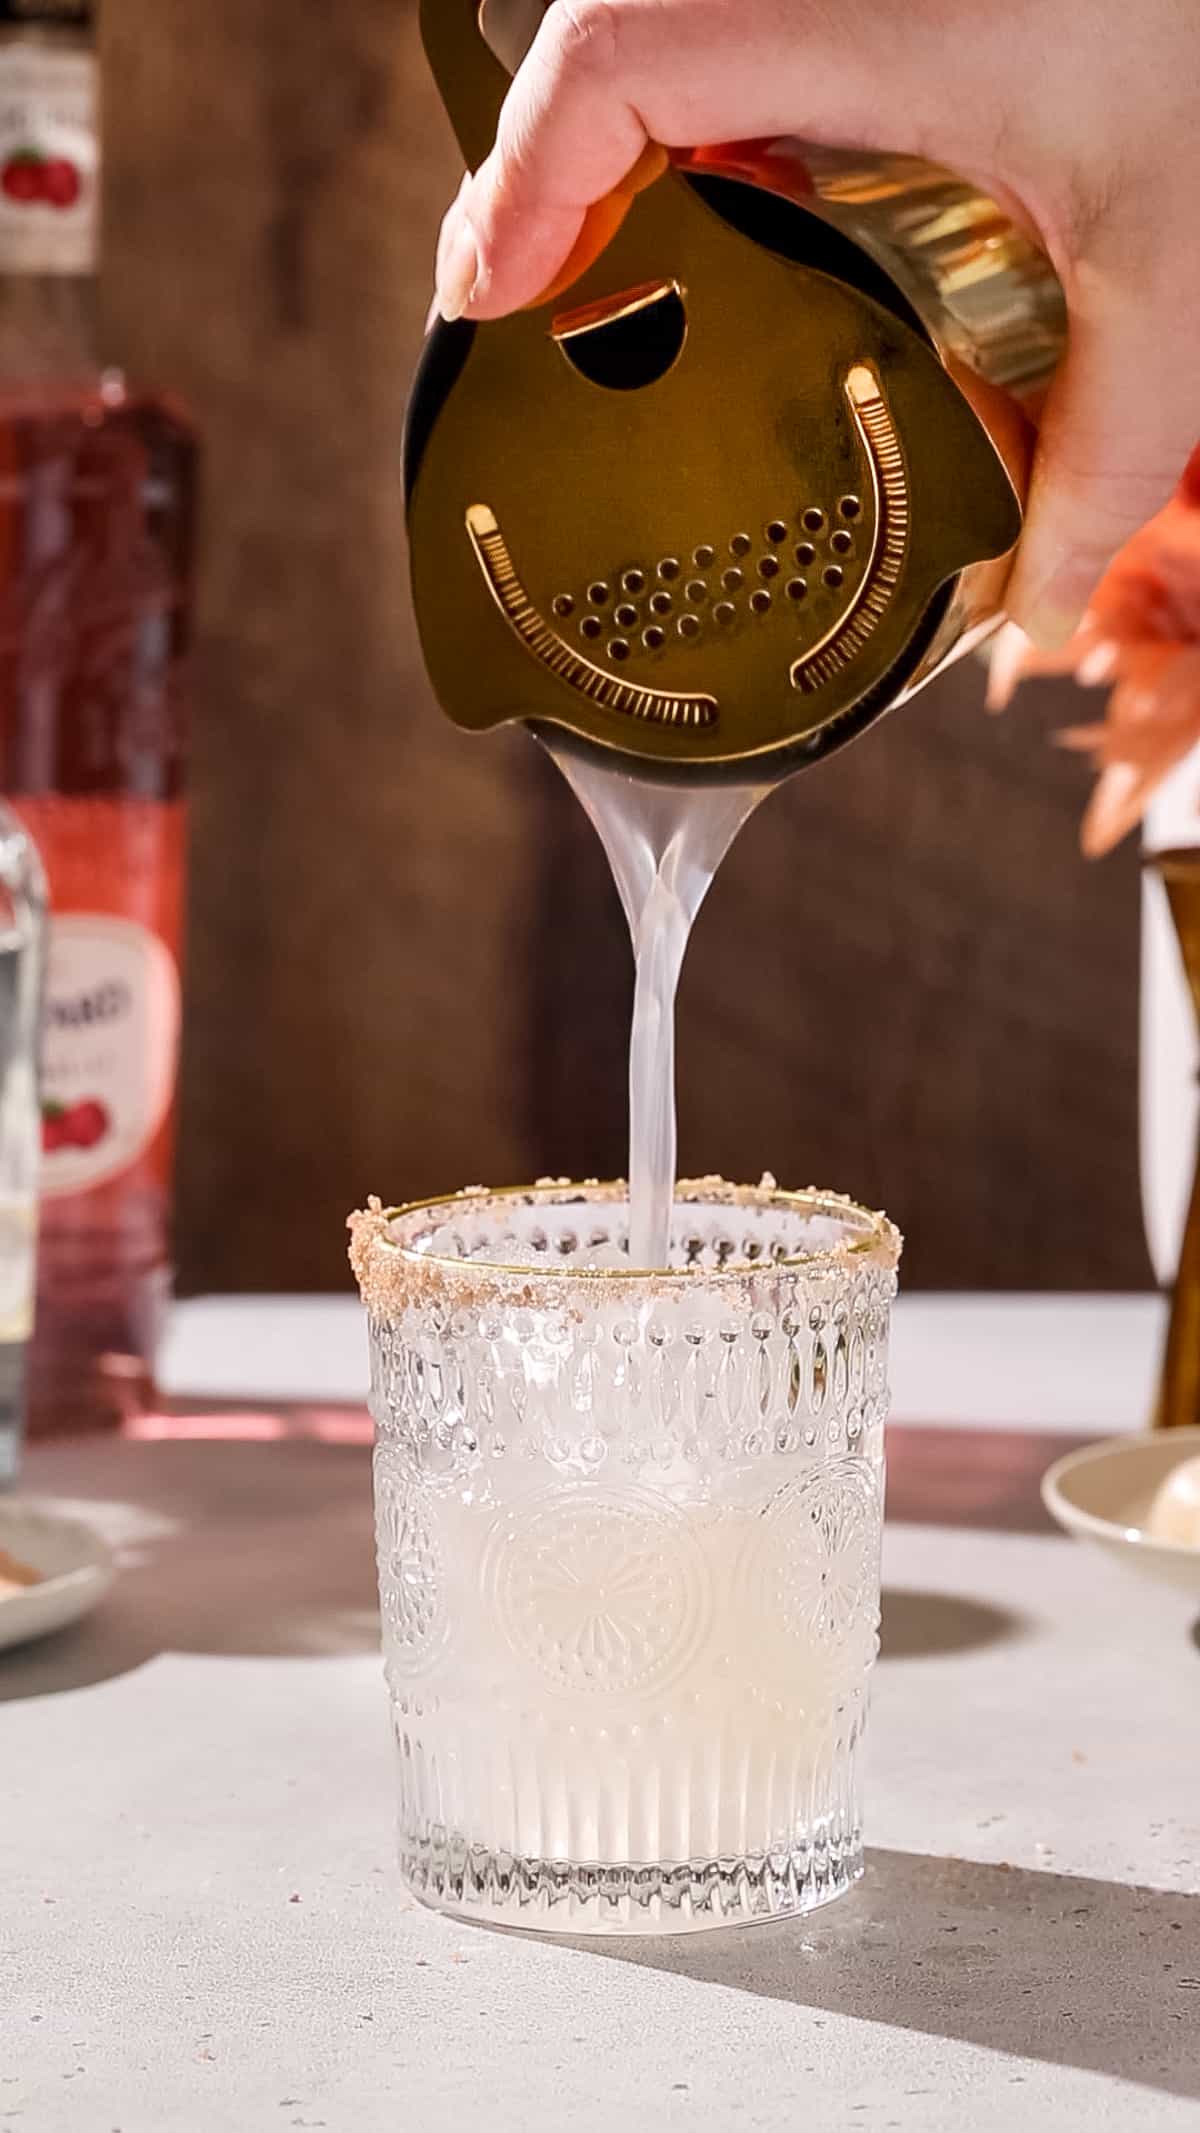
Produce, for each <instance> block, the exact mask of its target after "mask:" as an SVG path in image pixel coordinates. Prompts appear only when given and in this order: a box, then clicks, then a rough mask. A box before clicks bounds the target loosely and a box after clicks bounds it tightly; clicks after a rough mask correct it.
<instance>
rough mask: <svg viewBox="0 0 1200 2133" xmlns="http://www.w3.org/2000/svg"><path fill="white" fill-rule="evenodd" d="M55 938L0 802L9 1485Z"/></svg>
mask: <svg viewBox="0 0 1200 2133" xmlns="http://www.w3.org/2000/svg"><path fill="white" fill-rule="evenodd" d="M45 946H46V877H45V874H44V872H43V870H42V863H41V860H40V859H39V857H38V854H37V851H36V849H35V846H34V843H33V840H32V838H31V837H30V836H29V834H28V832H27V831H26V830H25V829H24V828H23V826H22V824H21V823H20V822H19V821H18V819H17V817H16V816H15V815H14V814H13V813H12V811H11V809H10V808H8V807H6V806H5V805H4V803H3V802H2V801H0V1488H3V1487H4V1486H5V1485H6V1484H7V1483H8V1482H11V1481H12V1480H14V1479H15V1477H16V1472H17V1465H18V1461H19V1459H20V1451H21V1436H22V1424H23V1421H24V1410H25V1375H26V1363H27V1358H28V1351H29V1338H30V1334H31V1332H32V1330H33V1293H34V1260H35V1250H36V1240H37V1196H38V1168H39V1163H40V1158H41V1146H42V1126H41V1111H40V1107H39V1103H38V1035H39V1030H40V1026H41V1012H42V979H43V973H44V968H45Z"/></svg>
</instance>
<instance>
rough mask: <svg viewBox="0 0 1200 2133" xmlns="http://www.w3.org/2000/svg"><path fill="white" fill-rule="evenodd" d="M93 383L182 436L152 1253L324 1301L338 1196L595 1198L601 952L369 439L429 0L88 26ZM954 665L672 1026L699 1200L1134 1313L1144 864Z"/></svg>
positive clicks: (394, 406) (916, 1274) (515, 747)
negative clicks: (444, 710) (549, 1192)
mask: <svg viewBox="0 0 1200 2133" xmlns="http://www.w3.org/2000/svg"><path fill="white" fill-rule="evenodd" d="M104 14H105V26H104V43H105V57H106V83H107V97H108V136H109V143H110V146H109V162H108V181H107V182H108V224H107V239H106V258H107V266H106V275H105V306H106V320H107V344H108V352H109V354H110V355H111V356H112V357H113V358H115V359H118V360H120V361H122V362H124V363H125V364H126V365H127V366H128V367H129V368H130V369H131V370H132V371H134V372H135V373H137V374H140V375H143V376H148V377H150V378H152V379H154V380H155V381H157V382H160V383H166V384H170V385H174V386H176V387H177V388H178V389H179V390H181V391H182V392H183V393H184V394H185V395H186V396H187V397H188V398H189V399H190V401H191V403H192V405H193V407H194V409H195V411H196V413H197V415H198V416H199V419H200V421H201V424H202V426H203V429H204V432H205V437H206V442H207V478H206V539H205V544H204V565H203V572H202V581H201V586H200V631H199V647H198V656H197V673H196V718H195V743H194V763H195V775H194V793H195V807H194V842H193V891H192V922H191V947H190V971H189V1007H188V1022H187V1033H186V1064H185V1076H184V1100H183V1129H184V1130H183V1142H182V1154H181V1164H180V1190H179V1224H178V1232H179V1236H178V1242H179V1258H180V1265H181V1278H182V1282H183V1285H184V1286H185V1287H189V1288H198V1287H220V1288H240V1287H245V1288H251V1289H253V1288H286V1287H296V1288H319V1287H325V1286H334V1285H340V1284H341V1283H342V1282H343V1281H344V1279H345V1274H344V1260H343V1237H342V1220H343V1216H344V1214H345V1211H346V1208H347V1207H348V1206H349V1205H350V1204H351V1203H353V1202H355V1201H358V1200H360V1199H361V1198H362V1197H363V1196H364V1195H365V1194H366V1193H367V1192H369V1191H371V1190H378V1191H380V1192H382V1193H384V1194H386V1195H389V1196H401V1195H404V1196H407V1195H410V1194H411V1195H420V1194H425V1193H431V1192H435V1191H438V1190H440V1189H442V1188H443V1187H446V1186H451V1185H456V1184H459V1183H465V1182H467V1181H469V1180H473V1179H479V1178H483V1177H486V1178H489V1179H500V1180H504V1179H513V1178H517V1177H521V1176H525V1175H532V1174H536V1173H538V1172H541V1171H545V1170H553V1171H559V1170H569V1171H572V1172H575V1173H577V1174H578V1173H584V1172H586V1173H591V1172H596V1171H600V1172H606V1173H611V1172H612V1171H613V1170H615V1169H619V1168H622V1167H623V1152H622V1139H623V1131H624V1073H625V1055H624V1045H625V1035H626V1016H627V1012H628V1002H629V971H628V951H627V945H626V942H625V940H624V938H623V935H622V930H621V922H620V918H619V913H618V910H617V906H616V901H615V898H614V896H613V893H612V890H611V886H610V884H609V883H608V881H607V878H606V874H605V870H604V866H603V862H602V859H601V857H600V854H599V850H598V848H597V847H595V845H594V840H593V838H592V835H591V832H590V830H589V829H588V827H587V825H586V823H585V822H584V820H583V818H582V816H581V815H579V814H578V812H577V811H576V810H575V808H574V803H573V802H572V801H570V799H569V797H568V795H567V794H566V792H565V790H564V789H563V788H562V787H561V785H560V784H559V782H558V780H557V777H556V774H555V773H554V772H553V771H552V770H551V769H550V768H549V766H548V765H546V764H545V763H544V762H543V761H542V760H541V758H540V757H539V755H538V752H537V750H536V749H535V748H534V747H533V746H532V745H531V744H530V743H529V742H527V741H526V740H525V739H524V737H523V736H520V735H508V736H505V737H504V738H502V739H500V740H494V741H488V742H480V743H476V744H472V743H470V742H469V741H467V740H465V739H463V738H461V737H460V736H458V735H457V734H455V733H454V732H453V731H452V730H451V729H450V728H449V727H448V726H446V725H445V724H444V723H443V722H442V720H441V719H440V717H439V716H438V714H437V713H436V711H435V710H434V709H433V707H432V705H431V702H430V699H429V696H428V691H427V689H426V686H425V683H424V681H423V678H422V674H421V669H420V661H419V656H418V653H417V649H416V646H415V641H414V636H413V631H412V626H411V621H410V618H409V614H408V608H407V601H406V595H405V590H404V553H403V524H402V513H401V500H400V493H399V484H398V478H397V477H398V453H399V435H400V425H401V417H402V407H403V398H404V392H405V386H406V381H407V378H408V375H409V372H410V370H411V367H412V364H413V361H414V358H415V355H416V352H417V349H418V347H419V344H420V335H421V328H422V322H423V319H424V315H425V311H426V309H427V306H428V303H429V298H430V271H431V265H430V263H431V256H432V245H433V240H434V235H435V232H436V226H437V219H438V214H439V211H440V209H441V206H442V204H443V202H444V200H445V199H446V197H447V196H448V195H449V193H450V191H451V190H452V188H453V185H454V184H455V183H456V182H457V176H458V172H457V168H456V162H455V155H454V151H453V147H452V144H451V142H450V139H449V134H448V129H447V128H446V126H445V123H444V121H443V119H442V116H441V113H440V110H439V108H438V106H437V104H436V102H435V99H434V97H433V95H432V92H431V90H430V88H429V85H428V83H427V80H426V77H425V73H424V68H423V64H422V61H421V58H420V53H419V48H418V41H417V36H416V28H415V6H414V5H413V0H340V4H339V6H338V7H337V8H332V7H324V6H322V7H296V6H294V5H293V4H291V0H208V4H207V5H206V6H205V7H204V8H202V9H201V8H197V7H195V5H194V0H106V6H105V10H104ZM980 693H981V692H980V681H979V675H978V673H977V672H976V671H964V670H960V671H959V673H958V674H956V675H955V676H953V677H951V678H950V679H949V680H948V681H947V682H946V683H944V684H942V685H941V686H940V687H939V688H938V689H936V690H934V691H931V692H929V693H928V694H927V695H926V696H925V697H924V698H923V699H922V700H921V701H920V702H919V703H918V704H917V705H916V706H914V707H912V708H910V709H909V710H907V711H906V712H904V713H902V714H901V715H900V716H898V717H897V718H895V719H894V720H892V721H891V722H889V723H888V724H887V725H886V727H885V728H883V729H878V730H877V731H876V733H875V734H874V735H873V736H871V737H870V738H868V739H867V740H866V741H865V742H864V743H863V744H862V745H861V746H859V747H856V748H853V749H851V750H850V751H848V752H847V753H846V754H845V755H843V756H842V757H840V758H838V759H837V760H836V761H834V762H833V763H832V764H830V765H828V766H827V767H825V768H824V769H822V770H821V771H819V772H818V773H817V774H815V775H814V776H811V777H802V778H801V779H800V780H798V781H796V782H795V783H794V784H793V785H791V786H790V787H788V788H787V789H785V790H784V791H783V792H781V793H779V794H777V795H776V796H775V797H774V799H773V800H772V801H771V802H770V803H769V804H768V806H767V807H766V809H765V810H764V811H763V813H762V814H761V815H760V816H759V817H758V819H757V820H756V821H755V822H754V823H752V824H751V826H750V828H749V829H748V830H747V832H746V834H745V836H744V838H743V840H742V842H741V844H740V846H739V847H738V848H737V849H736V850H735V852H734V854H733V857H732V858H731V860H730V862H729V863H728V865H727V867H726V869H725V870H724V872H723V874H722V876H721V878H720V880H719V882H718V885H717V887H716V889H715V890H714V893H713V896H712V899H711V902H710V905H709V907H708V909H707V910H706V912H705V913H704V915H703V917H702V919H701V922H700V926H699V929H698V932H697V936H696V940H695V944H694V948H693V953H692V958H691V961H690V963H689V967H688V972H687V975H686V980H685V989H684V998H683V1003H682V1014H681V1087H680V1122H681V1155H682V1159H683V1162H684V1165H685V1166H686V1167H690V1168H693V1169H696V1168H702V1169H709V1168H722V1169H724V1170H726V1171H727V1172H730V1173H733V1174H743V1175H748V1174H751V1173H757V1172H758V1171H759V1170H761V1169H762V1168H763V1167H764V1166H767V1165H769V1166H770V1167H771V1168H773V1169H775V1170H776V1171H777V1172H778V1174H779V1175H780V1176H781V1177H783V1178H786V1179H787V1180H789V1181H793V1182H794V1181H797V1180H799V1181H805V1180H807V1179H808V1178H810V1177H812V1178H815V1179H818V1180H819V1181H820V1182H823V1183H825V1182H828V1183H834V1184H837V1185H839V1186H842V1187H844V1188H846V1189H850V1190H853V1191H855V1192H858V1193H861V1194H863V1195H865V1196H866V1197H868V1198H870V1199H872V1200H875V1201H881V1202H885V1203H886V1204H887V1205H888V1206H889V1208H890V1209H891V1210H892V1211H893V1212H894V1213H895V1214H896V1216H897V1217H898V1218H899V1219H900V1220H901V1221H902V1222H903V1223H904V1225H905V1226H906V1228H907V1229H908V1231H909V1233H910V1238H911V1249H910V1257H909V1278H910V1280H911V1281H913V1282H916V1283H919V1284H930V1285H944V1286H949V1287H964V1286H967V1287H969V1286H990V1285H998V1286H1016V1287H1037V1286H1042V1285H1047V1286H1076V1285H1077V1286H1133V1285H1138V1284H1140V1283H1142V1282H1144V1281H1145V1280H1146V1278H1147V1270H1146V1259H1145V1252H1144V1247H1143V1244H1142V1240H1141V1233H1140V1228H1139V1219H1138V1209H1137V1181H1136V1147H1135V1108H1136V1107H1135V1087H1136V1079H1135V1077H1136V1060H1135V1042H1136V1018H1135V999H1136V953H1137V901H1136V898H1137V891H1136V870H1135V860H1134V858H1133V857H1132V856H1131V855H1129V854H1126V855H1124V856H1122V857H1121V858H1118V859H1117V860H1115V861H1112V862H1109V863H1108V864H1107V865H1106V866H1104V867H1103V868H1098V869H1087V868H1085V867H1084V866H1083V865H1082V864H1081V862H1080V861H1079V860H1078V859H1077V857H1076V853H1075V842H1074V839H1075V822H1076V817H1077V814H1078V810H1079V807H1080V804H1081V799H1082V794H1083V790H1084V783H1085V781H1084V779H1083V777H1082V774H1081V772H1080V770H1079V768H1078V766H1077V765H1076V764H1075V763H1074V762H1072V761H1071V760H1069V759H1067V758H1065V757H1063V756H1062V755H1060V754H1057V753H1055V752H1054V751H1052V750H1051V749H1050V748H1049V747H1048V746H1047V745H1046V741H1045V733H1046V731H1047V730H1048V728H1049V727H1050V726H1051V725H1052V724H1053V722H1054V719H1055V717H1056V716H1058V715H1061V713H1062V710H1063V698H1062V695H1061V693H1060V695H1059V697H1058V700H1057V703H1056V704H1055V703H1054V702H1053V701H1051V698H1052V696H1053V692H1048V691H1045V690H1043V691H1041V692H1039V693H1038V694H1036V695H1035V696H1032V697H1031V698H1030V700H1029V703H1028V704H1027V705H1025V706H1024V707H1023V708H1022V709H1021V710H1019V711H1018V712H1016V713H1013V714H1010V715H1009V716H1008V717H1007V718H1005V719H1003V720H989V719H987V718H986V717H985V716H984V715H983V713H982V711H981V708H980V702H979V699H980Z"/></svg>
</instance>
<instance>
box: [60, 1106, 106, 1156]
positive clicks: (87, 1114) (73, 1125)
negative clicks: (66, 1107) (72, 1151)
mask: <svg viewBox="0 0 1200 2133" xmlns="http://www.w3.org/2000/svg"><path fill="white" fill-rule="evenodd" d="M65 1124H66V1128H67V1135H68V1139H69V1141H70V1145H71V1146H72V1147H73V1148H94V1147H95V1146H96V1143H97V1141H102V1140H103V1139H104V1136H105V1134H106V1133H107V1132H108V1129H109V1127H110V1125H111V1124H112V1119H111V1118H110V1116H109V1113H108V1107H107V1105H105V1104H102V1103H98V1102H97V1101H96V1099H95V1097H91V1098H90V1099H89V1100H88V1102H86V1103H81V1104H76V1105H75V1106H74V1108H73V1109H72V1110H70V1111H68V1113H67V1116H66V1120H65Z"/></svg>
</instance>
